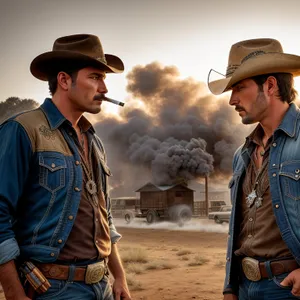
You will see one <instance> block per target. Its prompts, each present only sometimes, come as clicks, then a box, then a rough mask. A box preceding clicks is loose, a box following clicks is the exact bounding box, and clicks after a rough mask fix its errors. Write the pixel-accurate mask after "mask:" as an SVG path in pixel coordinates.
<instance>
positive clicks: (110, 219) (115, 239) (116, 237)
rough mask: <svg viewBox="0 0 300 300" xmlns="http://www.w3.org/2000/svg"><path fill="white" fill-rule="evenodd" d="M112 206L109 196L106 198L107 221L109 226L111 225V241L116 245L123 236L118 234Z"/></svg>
mask: <svg viewBox="0 0 300 300" xmlns="http://www.w3.org/2000/svg"><path fill="white" fill-rule="evenodd" d="M110 206H111V203H110V198H109V196H108V195H107V196H106V209H107V219H108V225H109V231H110V239H111V242H112V244H115V243H117V242H118V241H119V240H120V239H121V238H122V235H121V234H120V233H118V231H117V229H116V227H115V224H114V221H113V217H112V215H111V210H110Z"/></svg>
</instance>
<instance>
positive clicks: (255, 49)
mask: <svg viewBox="0 0 300 300" xmlns="http://www.w3.org/2000/svg"><path fill="white" fill-rule="evenodd" d="M214 72H216V71H214V70H212V69H211V70H210V72H209V74H208V87H209V89H210V91H211V92H212V93H213V94H215V95H220V94H222V93H223V92H226V91H228V90H230V89H231V88H232V86H233V85H234V84H236V83H237V82H239V81H241V80H243V79H246V78H250V77H253V76H257V75H263V74H271V73H291V74H293V75H294V76H299V75H300V56H297V55H292V54H286V53H283V50H282V46H281V44H280V42H279V41H277V40H274V39H267V38H261V39H252V40H246V41H241V42H238V43H236V44H234V45H233V46H231V49H230V53H229V59H228V66H227V71H226V75H222V74H221V73H219V72H216V73H218V74H220V75H222V77H223V78H221V79H218V80H214V81H211V77H212V75H213V73H214Z"/></svg>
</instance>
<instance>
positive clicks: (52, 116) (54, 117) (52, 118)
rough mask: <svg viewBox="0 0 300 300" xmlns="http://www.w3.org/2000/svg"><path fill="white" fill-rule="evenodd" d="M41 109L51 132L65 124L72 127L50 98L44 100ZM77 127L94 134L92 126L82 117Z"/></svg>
mask: <svg viewBox="0 0 300 300" xmlns="http://www.w3.org/2000/svg"><path fill="white" fill-rule="evenodd" d="M41 109H42V111H43V112H44V113H45V116H46V118H47V120H48V122H49V125H50V129H51V130H55V129H57V128H58V127H59V126H61V125H62V124H63V123H65V122H66V123H68V124H69V125H70V126H72V125H71V122H70V121H68V120H67V119H66V118H65V117H64V115H63V114H62V113H61V112H60V111H59V109H58V108H57V107H56V105H55V104H54V103H53V102H52V100H51V99H50V98H46V99H45V101H44V103H43V104H42V105H41ZM79 125H80V127H81V128H82V130H83V132H86V131H88V130H92V132H93V133H94V132H95V130H94V128H93V126H92V124H91V123H90V122H89V121H88V120H87V119H86V118H85V117H84V116H82V117H81V118H80V120H79Z"/></svg>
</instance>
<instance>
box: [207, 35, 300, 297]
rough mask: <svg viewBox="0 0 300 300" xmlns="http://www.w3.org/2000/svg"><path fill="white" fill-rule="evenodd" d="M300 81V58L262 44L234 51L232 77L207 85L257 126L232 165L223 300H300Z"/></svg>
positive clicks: (239, 46) (277, 44)
mask: <svg viewBox="0 0 300 300" xmlns="http://www.w3.org/2000/svg"><path fill="white" fill-rule="evenodd" d="M299 75H300V56H297V55H292V54H287V53H284V52H283V50H282V46H281V44H280V42H279V41H277V40H274V39H267V38H262V39H254V40H246V41H241V42H238V43H236V44H234V45H233V46H232V47H231V50H230V54H229V60H228V67H227V73H226V76H225V77H224V78H222V79H219V80H214V81H212V82H211V81H209V88H210V90H211V91H212V92H213V93H214V94H221V93H223V92H225V91H229V90H230V91H231V96H230V100H229V104H230V105H232V106H234V107H235V110H236V111H237V112H238V114H239V116H240V117H241V119H242V122H243V123H244V124H254V123H258V125H257V126H256V128H255V129H254V131H253V132H252V133H251V134H250V135H249V136H248V137H247V138H246V142H245V144H244V145H242V146H241V147H240V148H239V149H238V150H237V151H236V153H235V155H234V158H233V176H232V179H231V180H230V183H229V188H230V189H231V201H232V214H231V220H230V225H229V236H228V248H227V258H226V260H227V263H226V278H225V286H224V290H223V294H224V300H230V299H231V300H235V299H239V300H250V299H255V300H267V299H268V300H269V299H270V300H277V299H284V300H287V299H299V298H300V267H299V266H300V226H299V225H300V182H299V179H300V122H299V119H300V110H299V108H298V107H297V106H296V105H295V103H293V102H294V100H295V98H296V95H297V92H296V90H295V89H294V80H293V76H299Z"/></svg>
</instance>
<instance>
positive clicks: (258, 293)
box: [239, 273, 300, 300]
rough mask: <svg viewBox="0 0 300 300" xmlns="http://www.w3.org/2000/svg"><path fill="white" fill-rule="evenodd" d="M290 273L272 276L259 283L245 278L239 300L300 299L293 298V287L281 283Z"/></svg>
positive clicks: (240, 288)
mask: <svg viewBox="0 0 300 300" xmlns="http://www.w3.org/2000/svg"><path fill="white" fill-rule="evenodd" d="M288 274H289V273H284V274H280V275H277V276H270V278H267V279H262V280H259V281H251V280H249V279H247V278H246V277H245V276H243V278H242V280H241V283H240V286H239V300H289V299H300V297H296V296H293V295H292V293H291V291H292V287H291V286H288V287H284V286H282V285H281V284H280V283H281V281H282V280H283V279H284V278H285V277H286V276H287V275H288Z"/></svg>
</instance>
